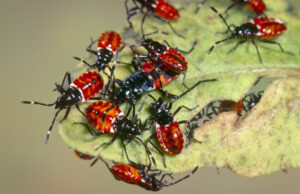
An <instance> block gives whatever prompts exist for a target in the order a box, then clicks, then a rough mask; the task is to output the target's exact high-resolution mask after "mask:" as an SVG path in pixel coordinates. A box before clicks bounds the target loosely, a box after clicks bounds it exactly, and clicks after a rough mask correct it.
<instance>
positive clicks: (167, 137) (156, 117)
mask: <svg viewBox="0 0 300 194" xmlns="http://www.w3.org/2000/svg"><path fill="white" fill-rule="evenodd" d="M149 96H150V97H151V98H152V99H153V100H154V101H155V102H154V103H151V104H150V111H151V112H152V117H150V118H148V119H147V120H150V121H154V122H155V124H156V132H155V133H153V134H152V135H151V136H150V137H149V138H148V142H149V143H151V145H152V146H153V147H154V148H155V149H156V150H157V151H158V152H159V153H160V154H161V155H162V156H163V162H164V165H165V166H166V163H165V156H164V154H163V153H162V152H161V151H160V150H159V148H157V147H156V146H155V144H154V143H153V142H152V141H151V138H154V137H156V138H157V140H158V142H159V144H160V146H161V148H162V149H163V150H164V151H165V152H167V153H168V154H171V155H176V154H179V153H181V151H182V149H183V146H184V139H183V135H182V132H181V130H180V128H179V125H180V124H188V126H189V124H190V123H189V121H188V120H182V121H178V122H177V120H176V119H175V115H176V114H177V113H178V112H179V111H180V110H182V109H183V108H185V109H187V110H188V111H192V110H194V109H195V108H196V107H194V108H188V107H186V106H184V105H181V106H179V107H178V108H177V109H176V110H175V111H174V113H172V112H171V109H172V104H173V103H172V101H171V102H169V103H168V102H167V101H166V100H164V99H163V98H162V97H161V98H159V99H158V100H156V99H155V98H154V97H153V96H151V95H150V94H149ZM151 125H152V124H151Z"/></svg>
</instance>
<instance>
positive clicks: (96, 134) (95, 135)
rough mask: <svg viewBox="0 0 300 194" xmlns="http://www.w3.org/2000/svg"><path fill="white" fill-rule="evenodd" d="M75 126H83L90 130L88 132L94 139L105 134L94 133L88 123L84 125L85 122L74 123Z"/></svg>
mask: <svg viewBox="0 0 300 194" xmlns="http://www.w3.org/2000/svg"><path fill="white" fill-rule="evenodd" d="M73 124H75V125H83V126H84V127H85V128H86V129H87V130H88V132H89V133H90V134H91V135H92V136H94V137H97V136H100V135H102V134H103V133H95V132H94V131H92V130H91V129H90V127H89V125H88V124H87V123H83V122H74V123H73Z"/></svg>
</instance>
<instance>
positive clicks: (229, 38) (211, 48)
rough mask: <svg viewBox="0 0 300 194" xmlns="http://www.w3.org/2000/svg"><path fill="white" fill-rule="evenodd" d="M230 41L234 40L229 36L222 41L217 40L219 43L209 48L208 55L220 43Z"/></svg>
mask: <svg viewBox="0 0 300 194" xmlns="http://www.w3.org/2000/svg"><path fill="white" fill-rule="evenodd" d="M231 39H234V37H232V36H230V37H228V38H225V39H223V40H219V41H217V42H215V43H214V44H213V45H212V46H211V47H210V49H209V50H208V54H210V53H211V52H212V51H213V50H214V48H215V46H217V45H218V44H220V43H222V42H225V41H227V40H231Z"/></svg>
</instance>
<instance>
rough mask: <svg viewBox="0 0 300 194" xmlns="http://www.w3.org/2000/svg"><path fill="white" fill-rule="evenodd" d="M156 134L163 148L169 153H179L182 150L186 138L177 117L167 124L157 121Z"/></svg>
mask: <svg viewBox="0 0 300 194" xmlns="http://www.w3.org/2000/svg"><path fill="white" fill-rule="evenodd" d="M156 135H157V139H158V142H159V144H160V146H161V147H162V149H163V150H165V151H166V152H168V153H169V154H179V153H180V152H181V151H182V149H183V145H184V139H183V135H182V132H181V130H180V128H179V124H178V122H177V121H176V120H175V118H174V120H173V122H172V123H170V124H167V125H159V124H158V123H156Z"/></svg>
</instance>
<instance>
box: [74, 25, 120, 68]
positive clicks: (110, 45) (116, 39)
mask: <svg viewBox="0 0 300 194" xmlns="http://www.w3.org/2000/svg"><path fill="white" fill-rule="evenodd" d="M95 42H98V46H97V51H94V50H92V49H91V47H92V45H93V44H94V43H95ZM121 45H122V38H121V36H120V34H119V33H117V32H114V31H105V32H103V33H102V34H101V35H100V37H99V39H97V40H96V41H93V40H92V42H91V44H90V45H89V46H88V47H87V49H86V50H87V51H88V52H89V53H91V54H93V55H96V56H97V61H96V63H95V64H93V65H90V64H89V63H87V62H86V61H85V60H82V59H81V58H79V57H74V58H75V59H76V60H79V61H82V62H83V63H84V64H86V65H87V66H89V67H90V68H92V69H98V71H104V69H105V68H108V69H109V70H110V71H111V67H110V66H108V63H109V62H111V60H112V58H113V57H115V58H114V63H116V60H117V57H118V56H117V55H118V52H119V51H120V50H122V49H123V47H121Z"/></svg>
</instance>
